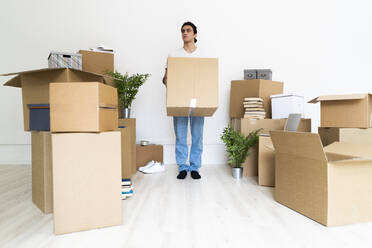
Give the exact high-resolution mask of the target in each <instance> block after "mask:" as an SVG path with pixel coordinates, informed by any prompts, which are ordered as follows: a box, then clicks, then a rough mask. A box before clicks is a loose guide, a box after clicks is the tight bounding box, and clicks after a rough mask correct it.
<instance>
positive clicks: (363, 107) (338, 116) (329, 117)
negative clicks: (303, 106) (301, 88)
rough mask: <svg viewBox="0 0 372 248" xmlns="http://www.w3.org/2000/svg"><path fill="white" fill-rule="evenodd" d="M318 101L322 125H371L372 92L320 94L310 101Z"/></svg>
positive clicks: (367, 126)
mask: <svg viewBox="0 0 372 248" xmlns="http://www.w3.org/2000/svg"><path fill="white" fill-rule="evenodd" d="M317 102H320V126H321V127H353V128H369V127H371V113H372V95H371V94H351V95H330V96H319V97H317V98H314V99H313V100H311V101H309V103H317Z"/></svg>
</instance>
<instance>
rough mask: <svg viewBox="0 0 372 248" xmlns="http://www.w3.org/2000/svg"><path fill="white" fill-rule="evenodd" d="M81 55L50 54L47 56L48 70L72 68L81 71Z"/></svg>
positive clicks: (53, 52)
mask: <svg viewBox="0 0 372 248" xmlns="http://www.w3.org/2000/svg"><path fill="white" fill-rule="evenodd" d="M82 65H83V63H82V55H81V54H80V53H66V52H55V51H52V52H50V54H49V56H48V67H49V68H72V69H76V70H82Z"/></svg>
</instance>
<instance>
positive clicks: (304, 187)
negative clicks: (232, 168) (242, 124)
mask: <svg viewBox="0 0 372 248" xmlns="http://www.w3.org/2000/svg"><path fill="white" fill-rule="evenodd" d="M270 134H271V138H272V141H273V144H274V147H275V152H276V154H275V164H276V168H275V183H276V187H275V200H276V201H278V202H279V203H281V204H283V205H285V206H287V207H289V208H291V209H293V210H295V211H297V212H299V213H301V214H303V215H305V216H307V217H309V218H311V219H313V220H315V221H317V222H319V223H321V224H323V225H326V226H337V225H345V224H352V223H358V222H365V221H372V211H371V209H372V198H371V192H372V182H371V178H372V160H371V159H370V158H371V155H372V146H371V145H361V144H359V145H358V144H348V143H344V142H335V143H333V144H331V145H329V146H327V147H325V148H324V149H323V146H322V143H321V140H320V137H319V135H318V134H312V133H294V132H280V131H272V132H270Z"/></svg>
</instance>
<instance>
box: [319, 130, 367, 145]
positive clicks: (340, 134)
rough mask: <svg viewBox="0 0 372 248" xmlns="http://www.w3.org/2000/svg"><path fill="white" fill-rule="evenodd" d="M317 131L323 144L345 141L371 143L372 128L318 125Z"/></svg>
mask: <svg viewBox="0 0 372 248" xmlns="http://www.w3.org/2000/svg"><path fill="white" fill-rule="evenodd" d="M318 133H319V136H320V139H321V140H322V143H323V146H327V145H329V144H331V143H333V142H336V141H340V142H347V143H352V144H370V145H372V128H367V129H362V128H337V127H330V128H325V127H319V128H318Z"/></svg>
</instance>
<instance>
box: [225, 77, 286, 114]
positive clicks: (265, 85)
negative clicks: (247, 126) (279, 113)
mask: <svg viewBox="0 0 372 248" xmlns="http://www.w3.org/2000/svg"><path fill="white" fill-rule="evenodd" d="M282 93H283V83H282V82H275V81H270V80H263V79H255V80H237V81H231V89H230V118H243V117H244V107H243V101H244V98H245V97H261V98H263V104H264V109H265V111H266V118H271V101H270V96H271V95H275V94H282Z"/></svg>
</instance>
